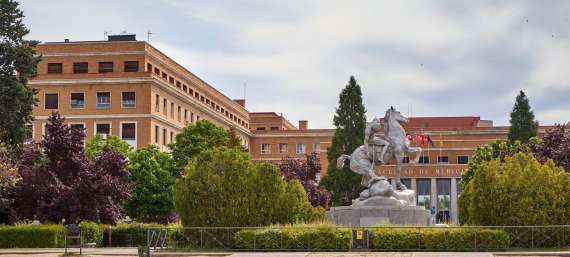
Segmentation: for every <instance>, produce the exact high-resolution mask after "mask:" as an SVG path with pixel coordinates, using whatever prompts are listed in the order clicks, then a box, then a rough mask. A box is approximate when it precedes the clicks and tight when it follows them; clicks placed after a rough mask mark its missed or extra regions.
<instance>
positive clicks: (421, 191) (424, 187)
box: [416, 179, 431, 210]
mask: <svg viewBox="0 0 570 257" xmlns="http://www.w3.org/2000/svg"><path fill="white" fill-rule="evenodd" d="M416 186H417V187H418V188H417V192H418V206H424V207H425V208H426V210H429V209H430V205H431V180H430V179H417V180H416Z"/></svg>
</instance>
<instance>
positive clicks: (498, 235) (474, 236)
mask: <svg viewBox="0 0 570 257" xmlns="http://www.w3.org/2000/svg"><path fill="white" fill-rule="evenodd" d="M370 242H371V244H372V247H373V248H374V249H378V250H383V249H399V250H406V249H409V250H411V249H420V250H482V249H488V250H501V249H506V248H508V247H510V246H511V239H510V237H509V235H508V234H507V233H506V232H505V231H503V230H499V229H480V228H473V229H470V228H421V229H417V228H389V227H385V228H377V229H374V230H372V231H370Z"/></svg>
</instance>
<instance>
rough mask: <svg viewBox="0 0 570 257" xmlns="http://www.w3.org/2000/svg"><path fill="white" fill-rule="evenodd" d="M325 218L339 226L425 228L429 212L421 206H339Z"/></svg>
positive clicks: (332, 209)
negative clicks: (386, 225) (394, 225)
mask: <svg viewBox="0 0 570 257" xmlns="http://www.w3.org/2000/svg"><path fill="white" fill-rule="evenodd" d="M326 216H327V218H328V219H329V220H330V221H331V222H334V223H335V224H337V225H340V226H352V227H367V226H372V225H377V224H396V225H416V226H427V225H428V221H429V217H430V215H429V211H428V210H426V209H425V208H424V207H423V206H398V205H380V206H341V207H332V208H331V209H330V210H329V211H327V213H326Z"/></svg>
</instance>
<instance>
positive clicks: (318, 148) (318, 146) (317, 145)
mask: <svg viewBox="0 0 570 257" xmlns="http://www.w3.org/2000/svg"><path fill="white" fill-rule="evenodd" d="M313 152H315V153H320V152H321V143H313Z"/></svg>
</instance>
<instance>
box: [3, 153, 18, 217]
mask: <svg viewBox="0 0 570 257" xmlns="http://www.w3.org/2000/svg"><path fill="white" fill-rule="evenodd" d="M20 180H21V177H20V175H19V174H18V170H17V169H16V168H15V167H13V166H12V165H9V164H7V163H4V162H0V224H12V223H13V222H14V220H15V211H14V209H13V208H12V207H13V205H14V203H15V202H16V185H17V184H18V182H19V181H20Z"/></svg>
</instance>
